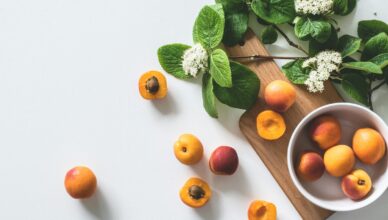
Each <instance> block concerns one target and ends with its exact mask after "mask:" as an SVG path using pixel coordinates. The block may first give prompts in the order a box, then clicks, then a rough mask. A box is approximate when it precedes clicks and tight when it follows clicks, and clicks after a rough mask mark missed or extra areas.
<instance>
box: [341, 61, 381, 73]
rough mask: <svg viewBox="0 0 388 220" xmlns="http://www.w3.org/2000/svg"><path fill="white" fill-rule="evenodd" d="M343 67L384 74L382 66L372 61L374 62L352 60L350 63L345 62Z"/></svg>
mask: <svg viewBox="0 0 388 220" xmlns="http://www.w3.org/2000/svg"><path fill="white" fill-rule="evenodd" d="M342 67H343V68H344V69H353V70H361V71H364V72H367V73H375V74H382V73H383V72H382V70H381V68H380V67H379V66H378V65H376V64H374V63H372V62H350V63H343V64H342Z"/></svg>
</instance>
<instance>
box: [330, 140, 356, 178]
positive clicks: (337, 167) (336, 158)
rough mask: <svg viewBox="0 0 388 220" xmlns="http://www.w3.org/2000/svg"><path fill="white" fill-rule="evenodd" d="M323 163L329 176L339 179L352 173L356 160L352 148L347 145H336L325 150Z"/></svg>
mask: <svg viewBox="0 0 388 220" xmlns="http://www.w3.org/2000/svg"><path fill="white" fill-rule="evenodd" d="M323 162H324V164H325V168H326V171H327V172H328V173H329V174H330V175H332V176H335V177H340V176H344V175H346V174H348V173H350V171H352V169H353V167H354V164H355V162H356V158H355V156H354V153H353V150H352V148H350V147H349V146H347V145H337V146H334V147H331V148H329V149H328V150H326V152H325V154H324V155H323Z"/></svg>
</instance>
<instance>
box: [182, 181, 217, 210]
mask: <svg viewBox="0 0 388 220" xmlns="http://www.w3.org/2000/svg"><path fill="white" fill-rule="evenodd" d="M179 196H180V197H181V200H182V202H183V203H185V204H186V205H188V206H190V207H192V208H199V207H202V206H204V205H205V204H206V203H207V202H208V201H209V199H210V198H211V196H212V191H211V189H210V187H209V185H208V184H207V183H206V182H205V181H204V180H202V179H200V178H196V177H192V178H190V179H189V180H187V181H186V183H185V185H184V186H183V187H182V189H181V190H180V192H179Z"/></svg>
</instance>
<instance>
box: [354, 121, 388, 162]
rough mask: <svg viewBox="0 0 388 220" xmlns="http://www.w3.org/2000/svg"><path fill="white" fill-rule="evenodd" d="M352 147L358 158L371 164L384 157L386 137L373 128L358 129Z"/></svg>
mask: <svg viewBox="0 0 388 220" xmlns="http://www.w3.org/2000/svg"><path fill="white" fill-rule="evenodd" d="M352 147H353V150H354V153H355V154H356V156H357V158H358V159H360V160H361V162H363V163H365V164H370V165H373V164H375V163H377V162H378V161H379V160H381V158H383V156H384V154H385V148H386V147H385V141H384V138H383V137H382V136H381V134H380V133H379V132H377V131H376V130H374V129H372V128H361V129H358V130H357V131H356V133H354V136H353V146H352Z"/></svg>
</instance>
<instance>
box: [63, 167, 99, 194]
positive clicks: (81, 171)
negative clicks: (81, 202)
mask: <svg viewBox="0 0 388 220" xmlns="http://www.w3.org/2000/svg"><path fill="white" fill-rule="evenodd" d="M96 187H97V179H96V176H95V175H94V173H93V171H91V170H90V169H89V168H87V167H84V166H77V167H74V168H72V169H71V170H69V171H68V172H67V173H66V177H65V188H66V191H67V193H69V195H70V196H71V197H73V198H75V199H84V198H88V197H90V196H92V195H93V193H94V192H95V191H96Z"/></svg>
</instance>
